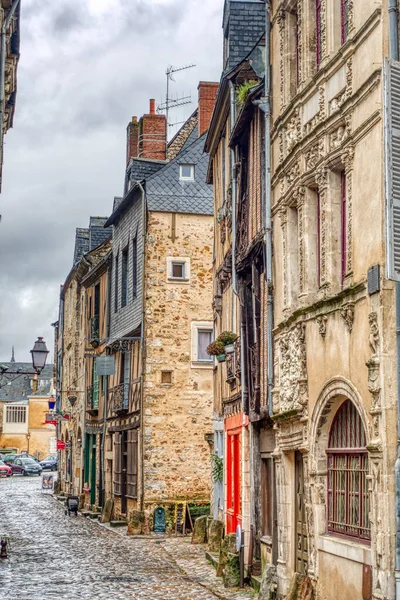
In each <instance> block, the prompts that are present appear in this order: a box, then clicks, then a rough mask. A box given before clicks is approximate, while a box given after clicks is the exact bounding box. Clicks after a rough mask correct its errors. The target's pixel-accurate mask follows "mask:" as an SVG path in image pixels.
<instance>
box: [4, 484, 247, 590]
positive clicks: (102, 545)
mask: <svg viewBox="0 0 400 600" xmlns="http://www.w3.org/2000/svg"><path fill="white" fill-rule="evenodd" d="M0 534H1V535H2V536H4V535H5V536H7V537H8V538H9V540H10V546H9V554H10V558H9V559H6V560H2V561H0V598H1V600H3V599H7V600H56V599H57V600H75V599H78V598H86V599H89V600H105V599H107V600H114V599H115V600H120V599H123V600H125V599H128V598H129V599H134V600H160V599H162V600H164V599H165V600H215V599H216V598H221V599H223V600H239V599H240V600H249V599H250V598H252V594H251V593H249V592H243V591H235V590H232V591H229V590H226V589H225V588H224V587H223V585H222V584H221V580H220V579H218V578H217V577H216V576H215V571H214V569H213V568H212V567H211V566H209V565H208V563H207V562H206V561H205V558H204V552H203V550H202V549H201V548H199V547H197V546H192V545H191V544H190V543H189V540H187V539H181V538H172V539H167V538H161V539H157V538H154V539H153V538H152V539H138V538H130V537H128V536H126V535H124V532H121V531H120V532H114V531H111V530H110V529H109V528H106V527H101V526H100V525H98V524H96V523H93V522H91V521H90V520H89V519H86V518H83V517H78V518H76V517H68V516H65V514H64V510H63V507H62V506H61V504H60V503H58V502H56V501H55V500H54V499H53V498H52V497H51V496H46V495H42V494H41V491H40V478H25V477H13V478H11V479H0Z"/></svg>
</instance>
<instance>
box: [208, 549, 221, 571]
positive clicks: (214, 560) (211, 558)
mask: <svg viewBox="0 0 400 600" xmlns="http://www.w3.org/2000/svg"><path fill="white" fill-rule="evenodd" d="M206 559H207V560H208V562H210V563H211V564H212V566H213V567H214V569H217V568H218V563H219V554H216V553H215V552H208V550H206Z"/></svg>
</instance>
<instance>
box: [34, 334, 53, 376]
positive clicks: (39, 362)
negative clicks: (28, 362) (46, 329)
mask: <svg viewBox="0 0 400 600" xmlns="http://www.w3.org/2000/svg"><path fill="white" fill-rule="evenodd" d="M31 354H32V365H33V368H34V369H35V371H36V373H38V374H39V373H41V371H43V369H44V367H45V365H46V360H47V355H48V354H49V351H48V350H47V346H46V342H45V341H44V340H43V338H42V337H38V339H37V340H36V342H35V345H34V346H33V349H32V350H31Z"/></svg>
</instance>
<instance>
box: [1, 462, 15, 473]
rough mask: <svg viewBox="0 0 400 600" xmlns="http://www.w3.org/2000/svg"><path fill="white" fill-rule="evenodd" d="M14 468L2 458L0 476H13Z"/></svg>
mask: <svg viewBox="0 0 400 600" xmlns="http://www.w3.org/2000/svg"><path fill="white" fill-rule="evenodd" d="M11 475H12V469H11V467H10V466H9V465H6V464H5V463H4V462H3V461H2V460H0V477H11Z"/></svg>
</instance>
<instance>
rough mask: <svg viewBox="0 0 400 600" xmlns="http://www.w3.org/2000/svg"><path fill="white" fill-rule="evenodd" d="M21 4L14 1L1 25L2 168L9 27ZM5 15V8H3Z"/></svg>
mask: <svg viewBox="0 0 400 600" xmlns="http://www.w3.org/2000/svg"><path fill="white" fill-rule="evenodd" d="M18 4H19V0H14V2H13V3H12V6H11V8H10V10H9V11H8V13H7V16H6V18H5V19H3V25H2V27H1V33H0V38H1V39H0V48H1V49H0V52H1V59H0V152H1V158H0V169H1V165H2V164H3V138H4V133H3V119H4V112H5V106H4V102H5V95H6V94H5V78H6V50H7V47H6V46H7V29H8V27H9V25H10V22H11V19H12V18H13V16H14V13H15V9H16V8H17V6H18ZM3 17H4V10H3Z"/></svg>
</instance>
